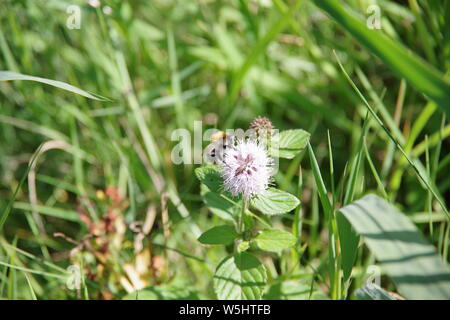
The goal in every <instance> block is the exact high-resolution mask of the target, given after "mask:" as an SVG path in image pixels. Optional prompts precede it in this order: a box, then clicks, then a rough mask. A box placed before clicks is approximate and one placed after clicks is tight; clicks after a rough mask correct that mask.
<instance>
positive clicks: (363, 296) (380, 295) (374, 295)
mask: <svg viewBox="0 0 450 320" xmlns="http://www.w3.org/2000/svg"><path fill="white" fill-rule="evenodd" d="M355 295H356V297H358V299H360V300H395V299H394V297H392V296H391V295H390V294H389V292H387V291H386V290H384V289H382V288H380V287H379V286H377V285H376V284H374V283H371V284H366V285H364V286H363V287H361V288H359V289H356V291H355Z"/></svg>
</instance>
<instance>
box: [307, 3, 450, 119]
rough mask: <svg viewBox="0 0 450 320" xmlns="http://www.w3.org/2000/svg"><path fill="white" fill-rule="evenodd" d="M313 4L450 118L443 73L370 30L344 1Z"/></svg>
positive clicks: (448, 88) (448, 89)
mask: <svg viewBox="0 0 450 320" xmlns="http://www.w3.org/2000/svg"><path fill="white" fill-rule="evenodd" d="M314 3H315V4H316V6H318V7H319V8H321V9H322V10H324V11H325V12H326V13H328V14H329V15H330V16H331V17H332V18H333V19H334V20H336V22H338V23H339V24H340V25H341V26H342V27H343V28H344V29H345V30H347V31H348V32H349V33H350V34H352V35H353V36H354V37H355V38H356V39H357V40H358V41H359V42H360V43H361V44H362V45H364V46H365V47H366V48H367V49H368V50H369V51H370V52H372V53H373V54H375V55H376V56H377V57H378V58H380V59H381V60H382V61H383V62H384V63H385V64H386V65H387V66H388V67H390V68H391V69H392V70H393V71H394V72H396V73H397V74H398V75H399V76H400V77H402V78H405V79H406V80H407V81H408V82H409V83H410V84H411V85H412V86H414V87H415V88H416V89H417V90H419V91H420V92H422V93H424V94H425V95H427V96H428V97H429V98H430V99H431V100H433V101H435V102H436V103H437V104H438V105H439V106H440V107H441V108H442V109H443V110H444V111H445V112H446V113H447V114H448V115H450V84H449V83H448V82H447V81H446V80H444V75H443V74H442V73H440V72H439V71H438V70H437V69H435V68H434V67H433V66H432V65H430V64H428V63H427V62H426V61H424V60H423V59H422V58H420V57H419V56H418V55H416V54H414V53H413V52H411V50H408V49H407V48H405V47H404V46H402V45H401V44H400V43H399V42H398V41H394V40H392V39H391V38H389V37H388V36H386V35H385V34H384V33H383V32H382V31H380V30H377V29H372V30H371V29H369V28H367V25H366V23H365V22H364V21H363V20H362V19H360V18H358V17H357V16H356V15H355V14H354V12H352V11H351V10H349V9H348V8H347V7H346V6H344V5H342V2H340V1H337V0H314Z"/></svg>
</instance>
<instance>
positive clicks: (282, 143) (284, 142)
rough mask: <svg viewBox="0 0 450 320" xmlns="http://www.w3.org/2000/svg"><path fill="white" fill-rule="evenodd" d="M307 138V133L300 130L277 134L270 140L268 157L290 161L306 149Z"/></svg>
mask: <svg viewBox="0 0 450 320" xmlns="http://www.w3.org/2000/svg"><path fill="white" fill-rule="evenodd" d="M309 137H310V134H309V132H307V131H305V130H302V129H295V130H285V131H281V132H278V133H276V134H274V136H273V137H272V139H271V148H270V155H271V156H273V157H279V158H286V159H292V158H294V157H295V156H296V155H297V154H299V153H300V152H301V151H303V150H304V149H305V148H306V146H307V145H308V141H309Z"/></svg>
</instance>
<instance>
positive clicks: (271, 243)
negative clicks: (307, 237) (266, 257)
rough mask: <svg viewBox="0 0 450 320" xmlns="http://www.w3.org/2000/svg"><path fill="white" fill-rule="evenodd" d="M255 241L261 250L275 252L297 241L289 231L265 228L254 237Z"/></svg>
mask: <svg viewBox="0 0 450 320" xmlns="http://www.w3.org/2000/svg"><path fill="white" fill-rule="evenodd" d="M255 241H256V244H257V245H258V247H259V248H260V249H261V250H265V251H275V252H276V251H281V250H283V249H287V248H290V247H292V246H293V245H294V244H295V243H296V242H297V238H295V237H294V235H293V234H292V233H290V232H286V231H282V230H278V229H265V230H263V231H262V232H261V233H260V234H259V235H258V236H257V237H256V238H255Z"/></svg>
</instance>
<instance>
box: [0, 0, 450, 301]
mask: <svg viewBox="0 0 450 320" xmlns="http://www.w3.org/2000/svg"><path fill="white" fill-rule="evenodd" d="M100 2H101V6H100V7H98V8H93V7H92V6H90V5H89V4H88V3H87V1H81V0H78V1H75V0H74V1H65V0H19V1H17V0H3V1H1V3H0V70H9V71H12V72H16V73H21V74H25V75H32V76H37V77H43V78H46V79H52V80H59V81H63V82H65V83H69V84H71V85H73V86H76V87H78V88H81V89H83V90H86V91H88V92H90V93H93V94H97V95H99V96H102V97H106V98H107V100H106V101H105V100H92V99H88V98H86V97H84V96H81V95H77V94H73V93H72V92H68V91H64V90H60V89H57V88H54V87H52V86H47V85H45V84H42V83H38V82H32V81H8V82H6V81H1V82H0V146H1V152H0V208H1V209H0V210H1V211H0V214H1V215H2V219H6V220H4V221H2V222H4V225H3V228H2V230H0V232H1V235H0V262H1V263H2V264H1V265H0V297H1V298H5V299H24V298H26V299H30V298H33V297H36V298H38V299H73V298H90V299H95V298H115V299H120V298H122V297H124V296H126V295H127V294H128V292H127V290H126V289H125V288H124V287H123V286H121V282H120V278H121V277H122V276H124V275H125V277H127V276H128V277H129V275H127V273H126V271H125V270H124V269H123V266H124V264H126V263H129V262H130V261H133V259H134V252H133V242H134V240H135V237H136V233H134V232H133V231H131V230H130V229H127V230H126V232H125V233H124V235H123V239H122V240H121V243H120V248H119V249H118V250H117V255H115V256H114V257H113V258H112V259H110V260H109V262H108V266H109V267H108V268H109V269H108V270H109V271H108V272H107V273H106V274H104V276H103V277H101V279H100V280H99V279H98V278H97V279H93V280H92V279H89V277H88V276H86V278H83V286H82V287H83V288H84V289H83V290H81V291H79V292H77V291H76V290H67V288H65V287H64V284H65V281H66V276H67V272H66V268H67V267H68V266H69V265H71V264H72V263H73V261H70V257H69V253H70V250H71V249H73V248H74V247H75V244H74V243H72V242H70V241H67V239H68V238H70V239H74V240H75V241H81V239H83V237H84V236H85V235H86V234H87V233H88V232H89V230H88V228H87V226H86V224H85V223H84V222H83V221H81V220H80V214H79V213H80V208H83V210H85V211H87V212H89V216H90V217H91V218H92V219H93V220H95V219H96V218H101V217H102V216H103V214H104V213H105V212H106V207H107V204H105V203H104V202H102V201H103V200H102V198H101V197H99V193H98V190H103V189H106V187H107V186H114V187H117V188H118V190H119V192H120V194H121V195H122V197H123V198H126V199H127V200H126V201H127V204H128V205H127V206H126V208H123V209H121V211H120V215H121V217H123V219H124V223H125V224H126V225H127V226H129V225H130V224H132V223H133V222H135V221H144V220H145V218H146V216H147V215H148V212H150V210H153V209H152V208H156V209H155V210H156V212H157V214H156V218H155V222H154V224H153V228H152V230H151V232H149V234H148V235H147V236H146V238H145V241H144V246H145V248H149V250H150V251H151V255H152V257H155V256H160V257H163V260H164V261H165V267H164V268H163V272H161V274H158V275H156V274H152V275H147V276H146V277H145V285H146V286H151V287H152V289H151V291H150V292H147V293H146V296H147V297H149V298H161V299H162V298H170V299H174V298H216V295H215V293H214V292H213V288H212V287H213V286H212V282H213V280H212V279H213V275H214V272H215V267H216V265H217V264H218V263H219V262H220V261H221V260H222V258H223V257H225V256H226V254H227V253H230V252H231V251H230V248H229V247H224V248H222V247H220V248H219V247H215V246H212V247H208V246H204V245H201V244H200V243H199V242H198V241H197V238H198V236H199V235H200V234H201V232H203V231H206V230H207V229H209V228H211V227H213V226H217V225H221V224H223V220H224V219H223V218H224V217H225V216H224V215H226V212H223V211H221V212H219V213H217V211H218V209H216V212H214V210H210V209H208V207H207V206H205V205H204V203H203V200H202V197H201V195H200V194H201V190H200V189H201V187H200V183H199V181H198V180H197V179H196V176H195V174H194V169H195V168H196V167H197V166H196V165H174V164H173V163H172V161H171V158H170V156H171V151H172V148H173V147H174V145H175V144H176V143H177V142H174V141H171V134H172V132H173V130H175V129H177V128H187V129H189V130H191V132H192V134H194V132H193V129H194V121H203V130H205V129H207V128H214V127H217V128H219V129H226V128H244V129H245V128H247V126H248V123H249V122H250V121H251V120H252V119H253V118H254V117H256V116H267V117H269V118H270V119H271V120H272V122H273V124H274V125H275V126H276V127H277V128H278V129H280V130H287V129H300V128H301V129H304V130H306V131H308V132H309V133H310V134H311V137H310V146H309V149H306V151H305V152H302V153H301V154H300V155H297V156H296V157H295V158H294V159H292V160H286V159H283V160H280V170H279V172H278V173H277V175H276V176H275V184H276V185H277V187H279V188H280V189H282V190H285V191H287V192H290V193H292V194H295V195H297V196H298V198H299V199H300V200H301V203H302V204H301V209H299V210H300V211H298V212H297V214H296V217H300V220H297V219H296V218H294V214H292V213H291V214H285V215H281V216H277V217H276V218H274V219H273V224H274V225H275V226H277V227H278V228H280V229H285V230H289V231H290V232H292V233H293V234H294V235H295V236H296V237H298V239H300V241H299V245H298V246H296V247H295V248H294V249H292V250H285V251H283V252H282V253H280V254H264V256H263V258H262V260H263V262H264V264H265V265H266V268H267V270H268V273H269V275H270V276H269V279H268V283H269V287H268V289H267V292H266V296H265V297H266V298H271V299H280V298H281V299H287V298H295V299H308V298H336V299H345V298H347V299H350V298H355V295H354V292H355V289H357V288H360V287H361V286H362V285H363V284H364V281H365V280H366V279H367V276H368V275H367V273H366V269H367V267H368V266H369V265H371V264H374V263H376V261H378V259H379V258H378V257H377V255H376V254H375V253H371V251H369V250H367V248H366V247H365V246H364V245H362V243H359V242H358V241H359V239H358V238H357V236H356V235H355V233H354V231H353V230H352V229H351V228H350V225H349V224H348V222H346V220H341V222H340V223H339V220H340V219H342V217H341V216H339V215H337V216H336V217H334V214H337V211H338V209H339V208H340V207H343V206H346V205H349V204H350V203H352V202H353V201H354V200H356V199H359V198H361V197H362V196H363V195H365V194H367V193H369V192H370V193H376V194H378V195H379V196H381V197H382V198H384V199H385V200H387V201H389V202H390V203H392V204H395V206H397V207H398V208H400V209H401V211H402V212H404V213H405V215H406V217H408V219H409V220H411V221H412V222H414V223H415V224H416V226H417V228H418V229H419V230H420V232H421V233H423V234H424V235H425V237H426V241H428V242H430V243H431V244H432V245H433V246H434V247H435V249H436V251H437V254H439V255H440V258H441V259H440V260H443V261H444V263H446V261H448V245H449V243H448V239H449V223H448V222H449V220H448V212H447V208H446V200H447V199H448V197H449V194H450V193H449V192H450V191H449V188H450V180H449V179H448V176H449V174H450V154H449V152H448V150H449V141H448V135H450V125H449V124H448V121H447V120H446V115H447V114H448V111H449V110H450V84H449V82H448V80H446V78H445V75H446V74H447V73H448V69H449V67H450V3H449V1H420V0H409V1H387V0H377V1H375V0H374V1H365V0H358V1H356V0H351V1H345V5H344V4H343V1H337V0H323V1H319V0H317V1H309V0H304V1H299V0H296V1H290V0H273V1H263V0H259V1H257V0H249V1H245V0H232V1H213V0H197V1H184V0H178V1H177V0H154V1H139V0H128V1H119V0H111V1H100ZM74 4H76V5H79V6H80V8H81V25H80V29H69V28H68V27H67V24H66V23H67V19H68V18H69V16H70V13H67V12H66V10H67V8H68V6H70V5H74ZM373 4H376V5H378V6H379V8H380V9H381V29H380V30H377V29H375V30H370V29H368V28H367V25H366V19H367V18H368V17H370V16H372V15H373V13H368V12H367V8H368V7H369V5H373ZM105 6H108V8H109V9H105ZM109 11H110V12H109ZM339 62H340V63H341V64H342V65H341V66H342V68H341V66H340V65H339ZM345 72H346V73H347V74H348V78H347V77H346V73H345ZM1 80H5V79H1ZM349 80H350V81H349ZM352 81H353V83H352ZM358 89H359V90H360V92H359V93H358ZM362 98H363V99H362ZM48 141H60V142H63V144H60V145H57V146H56V149H52V150H48V151H45V153H43V154H41V155H40V156H39V157H38V158H37V160H36V164H37V166H36V169H35V170H34V171H35V172H36V192H32V191H33V190H30V185H29V183H28V182H29V181H28V179H27V178H28V176H27V173H28V171H27V168H28V162H29V161H30V159H31V158H32V156H33V154H34V153H35V152H36V150H38V148H39V146H40V145H41V144H42V143H45V142H48ZM206 144H207V142H205V145H206ZM48 146H49V145H47V147H48ZM41 151H42V150H41ZM300 166H301V171H300V170H299V168H300ZM300 173H301V174H300ZM299 174H300V176H299ZM21 179H25V180H24V183H23V184H22V185H20V188H19V189H17V190H18V192H17V195H16V197H15V201H14V203H13V204H12V208H11V211H9V210H8V203H12V202H10V200H11V199H13V195H14V193H15V190H16V188H17V187H18V186H19V184H20V181H21ZM32 194H35V195H36V198H37V200H36V204H33V203H34V202H33V201H34V200H33V199H31V198H30V195H32ZM208 199H209V201H210V203H211V202H214V201H215V200H217V199H214V197H213V196H211V197H210V198H208ZM209 207H211V206H209ZM219 211H220V210H219ZM33 212H34V213H33ZM221 214H222V215H221ZM219 216H221V218H220V217H219ZM225 220H226V217H225ZM0 221H1V220H0ZM336 221H337V224H335V222H336ZM342 221H343V222H342ZM350 222H351V221H350ZM166 227H168V228H166ZM42 231H45V233H43V232H42ZM357 231H358V230H357ZM55 233H62V234H64V235H65V237H66V239H64V238H61V237H55V236H54V234H55ZM338 234H339V235H340V237H339V238H340V241H341V242H340V244H341V246H342V247H341V249H343V250H342V251H340V253H338V256H339V257H340V258H339V259H341V258H342V259H343V260H342V261H340V260H339V259H338V257H337V256H330V252H331V251H332V250H330V246H332V243H333V239H335V237H336V235H338ZM338 244H339V243H338ZM358 244H359V245H358ZM22 250H23V251H22ZM331 254H332V252H331ZM341 255H342V256H341ZM84 259H86V261H84V262H85V263H87V264H91V265H92V266H94V267H95V265H96V264H95V263H94V262H93V260H92V259H94V258H92V256H90V255H89V254H86V256H84ZM89 259H91V260H89ZM94 260H95V259H94ZM336 261H337V262H336ZM348 261H352V262H353V261H354V264H353V263H350V264H348ZM346 263H347V264H346ZM294 266H295V268H294ZM336 270H337V271H336ZM95 271H96V272H98V270H97V269H95ZM341 271H342V272H341ZM351 271H352V273H351V275H350V272H351ZM335 275H337V277H338V278H333V277H334V276H335ZM340 277H342V279H341V278H340ZM336 281H338V282H339V283H340V285H339V286H338V285H336ZM341 285H342V286H341ZM381 285H382V287H383V288H385V289H386V290H389V291H397V289H398V288H397V287H396V285H395V283H394V282H392V279H391V278H390V277H389V276H388V275H386V274H383V277H382V282H381ZM177 288H184V289H183V290H178V289H177ZM447 289H448V286H447ZM333 290H335V291H333ZM106 292H107V294H106ZM177 292H178V293H179V295H177ZM127 297H128V298H130V297H131V298H133V297H136V296H135V295H134V293H129V295H128V296H127Z"/></svg>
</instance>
